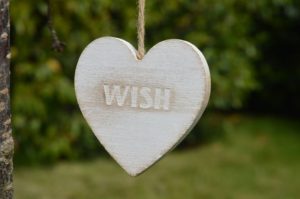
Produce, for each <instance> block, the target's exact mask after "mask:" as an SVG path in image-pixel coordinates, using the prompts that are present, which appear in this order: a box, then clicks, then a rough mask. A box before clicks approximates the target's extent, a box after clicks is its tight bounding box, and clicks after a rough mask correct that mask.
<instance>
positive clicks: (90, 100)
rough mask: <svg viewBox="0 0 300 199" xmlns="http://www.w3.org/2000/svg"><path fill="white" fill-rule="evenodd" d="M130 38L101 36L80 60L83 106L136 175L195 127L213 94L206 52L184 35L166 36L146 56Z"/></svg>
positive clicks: (92, 124) (79, 95) (96, 128)
mask: <svg viewBox="0 0 300 199" xmlns="http://www.w3.org/2000/svg"><path fill="white" fill-rule="evenodd" d="M136 57H137V56H136V50H135V49H134V47H133V46H132V45H131V44H129V43H128V42H126V41H124V40H121V39H118V38H113V37H103V38H100V39H97V40H95V41H93V42H92V43H91V44H89V45H88V46H87V47H86V49H85V50H84V52H83V53H82V55H81V56H80V59H79V61H78V65H77V68H76V72H75V90H76V97H77V100H78V103H79V106H80V109H81V111H82V113H83V115H84V117H85V119H86V120H87V122H88V124H89V125H90V127H91V128H92V130H93V132H94V133H95V135H96V137H97V138H98V140H99V141H100V142H101V144H102V145H103V146H104V147H105V149H106V150H107V151H108V153H109V154H110V155H111V156H112V157H113V158H114V159H115V160H116V161H117V162H118V163H119V164H120V165H121V166H122V167H123V168H124V169H125V170H126V171H127V172H128V173H129V174H130V175H132V176H135V175H138V174H139V173H141V172H143V171H144V170H145V169H147V168H148V167H149V166H151V165H153V164H154V163H155V162H156V161H158V160H159V159H160V158H161V157H162V156H163V155H164V154H165V153H167V152H168V151H170V150H171V149H172V148H173V147H175V146H176V145H177V144H178V143H179V142H180V141H181V140H182V139H183V138H184V137H185V136H186V135H187V134H188V133H189V132H190V130H191V129H192V128H193V126H194V125H195V124H196V123H197V121H198V120H199V119H200V117H201V115H202V113H203V111H204V110H205V108H206V106H207V103H208V99H209V95H210V73H209V68H208V65H207V63H206V60H205V58H204V56H203V55H202V53H201V52H200V51H199V50H198V49H197V48H196V47H195V46H194V45H192V44H191V43H189V42H186V41H183V40H177V39H172V40H166V41H163V42H160V43H159V44H157V45H156V46H154V47H153V48H152V49H151V50H149V52H148V53H147V54H146V55H145V57H144V58H143V59H142V60H138V59H137V58H136Z"/></svg>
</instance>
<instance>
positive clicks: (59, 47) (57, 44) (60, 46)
mask: <svg viewBox="0 0 300 199" xmlns="http://www.w3.org/2000/svg"><path fill="white" fill-rule="evenodd" d="M46 2H47V5H48V12H47V18H48V23H47V24H48V28H49V30H50V33H51V36H52V48H53V49H54V50H55V51H57V52H62V51H63V50H64V48H65V43H63V42H62V41H60V39H59V38H58V36H57V33H56V30H55V28H54V25H53V19H52V7H51V0H46Z"/></svg>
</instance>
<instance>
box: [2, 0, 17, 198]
mask: <svg viewBox="0 0 300 199" xmlns="http://www.w3.org/2000/svg"><path fill="white" fill-rule="evenodd" d="M0 34H1V36H0V199H12V197H13V187H12V172H13V161H12V158H13V148H14V143H13V139H12V130H11V113H10V96H9V91H10V85H9V84H10V77H9V76H10V70H9V65H10V44H9V39H10V23H9V0H0Z"/></svg>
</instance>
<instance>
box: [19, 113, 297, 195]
mask: <svg viewBox="0 0 300 199" xmlns="http://www.w3.org/2000/svg"><path fill="white" fill-rule="evenodd" d="M220 125H223V127H224V129H225V134H224V136H223V137H222V138H220V139H216V140H214V141H212V142H211V143H209V144H207V145H204V146H201V147H197V148H192V149H188V150H177V151H174V152H172V153H170V154H168V155H167V156H166V157H165V158H164V159H163V160H161V161H160V162H159V163H158V164H156V165H155V166H154V167H152V168H151V169H150V170H148V171H146V173H144V174H142V175H141V176H139V177H136V178H133V177H129V176H128V175H127V174H125V172H124V171H123V170H122V169H121V168H119V166H117V164H116V163H115V162H114V161H113V160H111V159H106V158H99V159H97V160H94V161H88V162H78V163H74V162H72V163H60V164H58V165H55V166H53V167H51V168H17V169H16V172H15V198H16V199H100V198H102V199H117V198H122V199H136V198H142V199H201V198H204V199H281V198H282V199H299V198H300V124H297V121H294V122H293V121H288V120H280V119H276V118H275V119H274V118H273V119H272V118H263V117H241V116H239V115H234V116H230V117H228V118H227V119H226V120H225V121H224V122H223V123H222V124H220Z"/></svg>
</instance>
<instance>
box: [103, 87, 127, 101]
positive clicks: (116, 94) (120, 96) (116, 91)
mask: <svg viewBox="0 0 300 199" xmlns="http://www.w3.org/2000/svg"><path fill="white" fill-rule="evenodd" d="M103 87H104V94H105V101H106V104H107V105H112V104H113V103H114V101H115V99H116V100H117V104H118V106H123V105H124V103H125V100H126V97H127V95H128V92H129V89H130V87H129V86H126V87H125V90H124V91H123V93H121V87H120V86H119V85H113V89H112V92H110V86H109V85H103Z"/></svg>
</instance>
